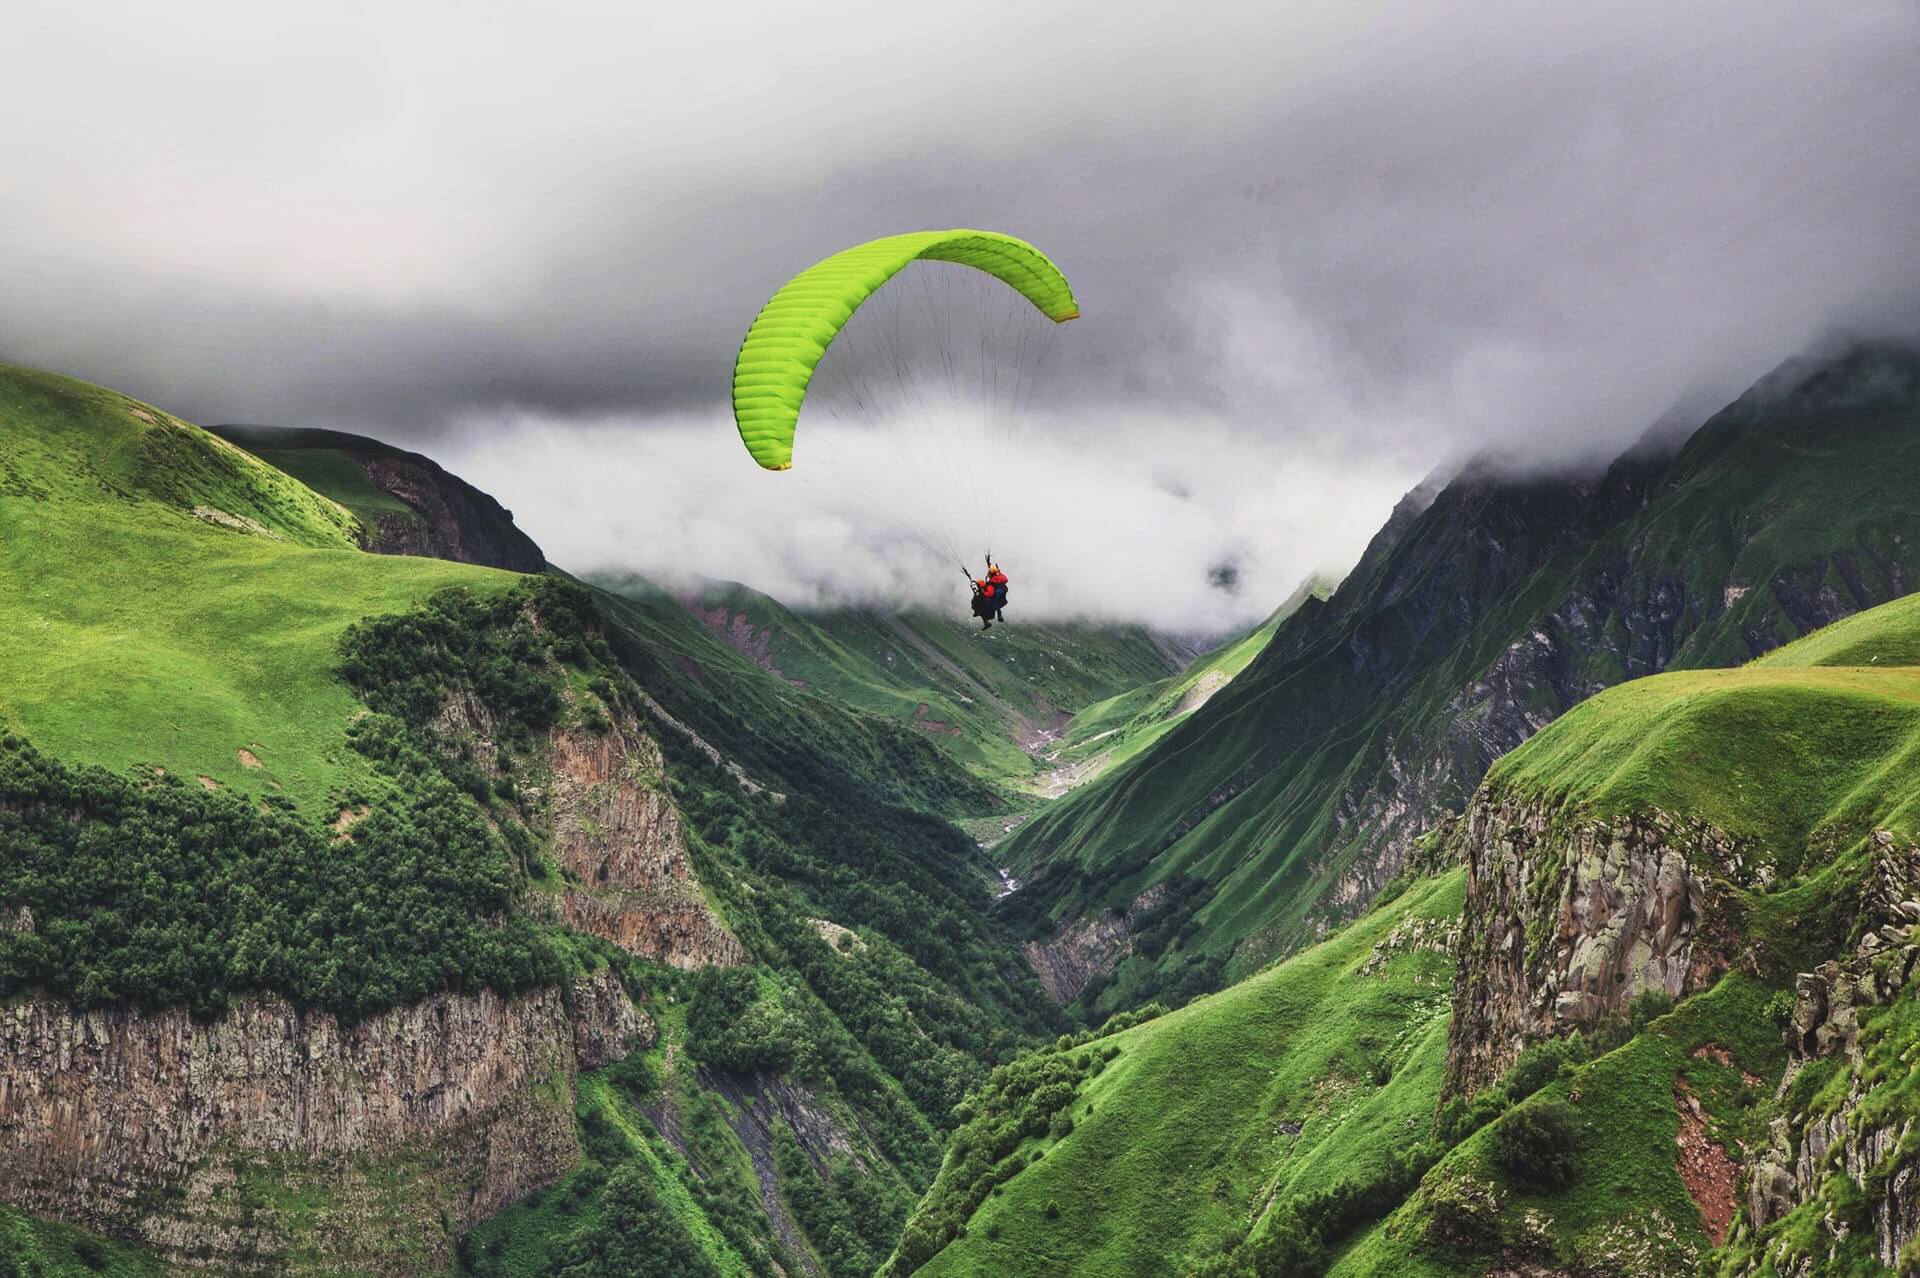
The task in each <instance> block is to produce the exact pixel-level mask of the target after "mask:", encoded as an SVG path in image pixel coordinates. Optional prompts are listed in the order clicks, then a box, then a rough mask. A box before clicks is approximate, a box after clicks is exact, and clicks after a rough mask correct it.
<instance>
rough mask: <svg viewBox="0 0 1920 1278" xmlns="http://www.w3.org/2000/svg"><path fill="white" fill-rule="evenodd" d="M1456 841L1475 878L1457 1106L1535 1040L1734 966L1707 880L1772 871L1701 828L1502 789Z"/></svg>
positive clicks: (1462, 976)
mask: <svg viewBox="0 0 1920 1278" xmlns="http://www.w3.org/2000/svg"><path fill="white" fill-rule="evenodd" d="M1457 837H1458V838H1459V840H1460V844H1461V847H1462V849H1463V852H1464V857H1465V860H1466V863H1467V873H1468V879H1467V904H1466V911H1465V917H1464V921H1463V940H1462V943H1461V949H1460V959H1459V963H1458V966H1457V968H1456V971H1455V976H1454V989H1453V1007H1454V1016H1453V1023H1452V1025H1451V1027H1450V1028H1449V1030H1448V1038H1447V1082H1446V1089H1447V1092H1448V1094H1450V1095H1458V1094H1463V1093H1467V1092H1472V1091H1475V1090H1477V1089H1479V1088H1481V1087H1484V1086H1486V1085H1487V1084H1489V1083H1491V1082H1493V1081H1494V1080H1495V1079H1497V1078H1498V1077H1499V1076H1500V1075H1501V1074H1502V1073H1503V1072H1505V1070H1506V1069H1507V1067H1508V1066H1509V1065H1511V1064H1512V1063H1513V1059H1514V1057H1515V1056H1517V1055H1518V1054H1519V1052H1520V1049H1521V1048H1522V1047H1524V1046H1526V1044H1527V1043H1529V1042H1532V1041H1535V1040H1538V1039H1542V1038H1548V1037H1553V1036H1557V1035H1561V1034H1567V1033H1571V1032H1573V1031H1574V1030H1579V1029H1588V1028H1591V1027H1592V1026H1594V1025H1595V1024H1596V1023H1598V1022H1599V1021H1600V1020H1601V1019H1602V1018H1604V1017H1607V1016H1612V1015H1619V1014H1621V1013H1623V1012H1624V1011H1625V1010H1626V1006H1627V1002H1628V1000H1629V999H1631V998H1632V997H1633V996H1634V995H1636V994H1639V993H1642V992H1643V991H1647V990H1655V989H1659V990H1665V991H1666V992H1667V994H1669V995H1671V996H1672V997H1674V998H1676V999H1677V998H1680V997H1682V996H1684V995H1687V994H1691V993H1693V992H1695V991H1696V990H1699V989H1702V988H1704V987H1705V986H1706V985H1707V984H1708V983H1709V982H1710V981H1711V980H1712V979H1713V978H1714V977H1715V976H1717V975H1718V974H1719V972H1720V971H1722V970H1724V968H1725V965H1726V961H1727V960H1726V955H1725V952H1724V951H1725V947H1723V946H1721V945H1720V944H1718V943H1717V941H1716V940H1715V938H1714V935H1713V934H1714V933H1715V931H1716V926H1715V910H1716V906H1717V905H1718V904H1719V903H1718V902H1717V901H1716V900H1715V899H1714V897H1713V893H1712V889H1711V888H1710V886H1709V885H1710V883H1711V882H1712V880H1713V879H1714V878H1716V877H1718V878H1724V879H1733V880H1736V881H1737V880H1740V879H1749V878H1757V877H1762V876H1764V873H1765V870H1764V867H1761V868H1750V867H1749V866H1748V865H1747V863H1746V861H1745V860H1744V858H1743V857H1742V855H1741V853H1740V852H1739V850H1738V849H1737V848H1736V847H1735V846H1734V844H1733V841H1732V840H1730V839H1729V838H1727V837H1726V836H1725V835H1724V834H1722V833H1720V832H1719V831H1717V830H1715V829H1713V828H1712V827H1710V826H1707V825H1705V824H1704V823H1701V822H1684V823H1683V822H1679V821H1675V820H1672V819H1670V818H1668V817H1667V816H1665V815H1663V814H1661V813H1659V812H1648V813H1637V814H1630V815H1620V816H1615V817H1611V818H1604V819H1602V818H1596V817H1591V816H1586V815H1582V814H1579V813H1577V812H1575V813H1568V812H1563V811H1560V810H1559V808H1558V805H1557V804H1555V803H1553V802H1550V801H1547V800H1544V799H1522V798H1517V797H1513V796H1508V795H1505V794H1502V793H1501V792H1500V791H1499V790H1498V788H1497V787H1494V786H1486V787H1482V789H1481V790H1480V791H1479V792H1478V793H1477V794H1476V795H1475V796H1474V799H1473V801H1472V803H1471V804H1470V805H1469V806H1468V809H1467V812H1466V814H1465V816H1464V818H1463V820H1462V822H1461V824H1460V828H1459V831H1458V835H1457Z"/></svg>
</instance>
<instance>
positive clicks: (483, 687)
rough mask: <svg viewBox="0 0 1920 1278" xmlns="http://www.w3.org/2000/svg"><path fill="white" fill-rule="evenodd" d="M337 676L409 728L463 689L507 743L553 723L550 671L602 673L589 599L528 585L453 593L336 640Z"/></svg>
mask: <svg viewBox="0 0 1920 1278" xmlns="http://www.w3.org/2000/svg"><path fill="white" fill-rule="evenodd" d="M340 656H341V661H340V673H341V675H342V677H343V678H345V679H346V681H347V682H348V683H349V684H351V685H352V686H353V688H354V689H355V691H357V692H358V693H359V694H360V696H361V697H362V699H364V700H365V701H366V703H367V705H368V706H369V707H371V708H372V709H374V710H376V711H378V712H380V713H382V714H390V715H392V716H394V717H395V718H396V719H399V720H401V721H403V722H405V723H408V724H411V725H413V726H415V727H419V726H423V725H425V724H427V723H429V722H431V721H432V719H433V718H434V716H435V715H437V714H438V713H439V712H440V708H441V707H442V706H443V705H445V704H446V701H447V697H448V696H449V694H450V693H452V692H453V691H455V690H456V689H466V690H469V691H471V693H472V694H473V695H474V696H475V697H476V698H477V699H478V700H479V701H480V702H481V704H483V705H485V706H486V707H487V708H488V710H490V711H491V712H492V713H493V715H494V717H495V719H496V722H497V724H498V727H499V729H500V730H501V732H502V734H503V735H504V737H505V738H506V739H507V741H508V742H509V743H524V742H526V741H528V740H530V739H531V738H532V736H533V734H535V733H537V732H539V731H541V730H543V729H545V728H547V727H550V726H551V725H552V724H553V723H554V722H556V721H557V720H558V718H559V717H560V713H561V709H562V706H563V702H562V699H561V691H562V687H563V684H562V681H561V679H560V678H559V676H558V674H557V672H556V667H557V666H559V665H567V666H574V667H577V668H583V667H585V666H587V665H588V664H589V663H590V662H592V661H594V660H598V661H602V662H606V663H611V662H612V659H613V654H612V651H611V650H610V649H609V648H608V647H607V643H606V639H605V638H604V636H603V635H602V633H601V626H600V620H599V616H598V614H597V613H596V612H595V610H594V605H593V596H592V594H591V593H589V592H588V591H587V589H586V588H585V587H583V586H580V585H578V584H577V583H574V582H570V581H567V580H565V579H563V578H559V577H533V578H529V579H527V580H526V581H525V582H523V583H521V584H520V585H519V586H517V587H515V588H514V589H512V590H509V591H504V592H501V593H499V594H494V595H478V594H475V593H473V592H472V591H469V590H464V589H460V588H457V587H456V588H452V589H448V590H442V591H440V592H438V593H436V594H435V595H433V596H432V597H431V598H430V599H428V600H427V602H426V603H425V604H424V605H422V606H421V607H419V608H416V609H414V610H413V611H411V612H405V613H399V614H396V615H394V616H388V617H375V618H371V619H369V620H367V621H363V622H360V623H358V624H357V625H354V626H351V627H349V628H348V629H347V632H346V634H344V635H343V636H342V637H341V640H340Z"/></svg>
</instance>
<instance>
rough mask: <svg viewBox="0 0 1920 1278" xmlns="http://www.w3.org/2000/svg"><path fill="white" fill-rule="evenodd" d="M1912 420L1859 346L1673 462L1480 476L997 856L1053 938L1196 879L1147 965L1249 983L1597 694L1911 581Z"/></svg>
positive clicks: (1803, 625)
mask: <svg viewBox="0 0 1920 1278" xmlns="http://www.w3.org/2000/svg"><path fill="white" fill-rule="evenodd" d="M1917 415H1920V362H1916V361H1915V360H1913V359H1912V358H1911V357H1910V356H1906V355H1903V354H1899V353H1894V352H1865V353H1861V354H1858V355H1855V356H1852V357H1849V358H1847V359H1844V360H1841V361H1839V362H1837V363H1835V364H1834V365H1832V366H1830V367H1827V368H1824V369H1820V370H1817V371H1809V370H1800V371H1799V372H1797V373H1796V374H1795V375H1794V376H1793V377H1791V378H1787V379H1785V380H1784V381H1782V380H1780V379H1776V380H1775V382H1773V383H1769V384H1765V385H1763V386H1761V387H1758V388H1756V389H1755V391H1753V392H1752V393H1750V394H1749V395H1748V396H1747V397H1745V398H1743V399H1742V400H1741V401H1740V402H1738V403H1736V404H1735V405H1733V406H1731V407H1730V408H1728V409H1727V410H1726V411H1724V412H1723V413H1721V414H1719V415H1718V416H1716V417H1715V418H1714V419H1713V420H1712V421H1710V422H1709V423H1707V424H1706V425H1705V426H1703V427H1702V428H1701V430H1700V431H1699V432H1698V433H1697V434H1696V435H1695V436H1694V438H1693V439H1692V440H1691V441H1689V442H1688V443H1687V445H1686V446H1685V448H1684V449H1682V450H1681V451H1680V452H1679V453H1678V454H1677V455H1673V456H1661V455H1655V454H1648V453H1644V452H1638V451H1636V452H1633V453H1630V454H1628V455H1627V456H1625V457H1623V458H1622V459H1621V460H1620V461H1619V462H1618V463H1616V465H1615V466H1614V467H1613V468H1612V469H1611V470H1610V471H1608V472H1607V473H1606V474H1605V475H1603V476H1599V477H1595V478H1591V479H1572V480H1560V479H1545V478H1542V479H1509V478H1503V477H1501V476H1499V475H1497V474H1494V473H1491V472H1488V471H1485V470H1470V471H1469V472H1467V473H1465V474H1463V475H1462V476H1460V477H1458V478H1456V479H1455V480H1454V481H1453V482H1452V483H1451V484H1449V485H1448V486H1447V488H1446V489H1445V490H1444V491H1443V492H1441V493H1440V494H1439V496H1438V497H1437V498H1436V499H1435V500H1433V501H1432V503H1431V505H1428V506H1426V507H1425V508H1424V509H1416V510H1410V511H1408V512H1407V513H1406V514H1405V516H1404V517H1396V521H1395V524H1394V525H1393V526H1392V527H1391V528H1390V529H1389V530H1387V531H1385V532H1383V534H1382V535H1381V537H1379V538H1378V539H1376V542H1375V544H1374V546H1373V547H1371V548H1370V550H1369V552H1368V554H1367V556H1366V558H1365V559H1364V560H1363V561H1362V563H1361V564H1360V566H1359V567H1358V568H1356V570H1355V571H1354V572H1353V574H1351V575H1350V576H1349V578H1348V579H1347V580H1346V581H1345V582H1344V583H1343V584H1342V585H1341V587H1340V589H1339V590H1338V591H1337V592H1335V594H1334V595H1333V597H1332V598H1331V599H1330V600H1329V601H1328V602H1327V603H1326V604H1325V605H1323V606H1318V607H1313V608H1309V609H1305V610H1303V611H1302V612H1301V613H1300V614H1299V615H1297V616H1295V617H1294V618H1292V619H1291V620H1289V621H1287V622H1286V623H1285V624H1283V625H1281V626H1280V627H1279V629H1278V631H1277V632H1276V634H1275V636H1274V638H1273V640H1272V642H1271V643H1269V644H1268V645H1267V647H1266V648H1265V649H1263V651H1262V652H1261V653H1260V655H1259V656H1257V657H1256V658H1255V659H1254V660H1253V661H1252V662H1251V663H1249V664H1248V666H1247V667H1246V669H1245V670H1244V671H1243V672H1242V673H1241V675H1240V676H1239V677H1238V678H1236V679H1235V680H1234V681H1233V682H1232V683H1231V684H1229V685H1228V686H1227V687H1226V688H1224V689H1223V690H1222V691H1221V692H1220V693H1219V694H1218V695H1217V696H1215V697H1213V698H1212V699H1211V700H1210V701H1208V702H1207V704H1206V705H1205V706H1204V707H1202V708H1201V709H1199V710H1198V711H1196V712H1195V713H1193V714H1192V715H1189V716H1187V717H1186V718H1185V719H1184V720H1183V721H1181V722H1179V723H1178V724H1177V725H1176V726H1174V727H1173V728H1171V729H1170V730H1168V731H1166V732H1165V733H1164V734H1163V735H1161V736H1160V738H1159V739H1158V740H1157V741H1156V742H1155V743H1154V744H1153V745H1152V746H1151V748H1149V749H1147V750H1145V751H1144V752H1142V753H1140V754H1138V755H1137V756H1135V757H1134V758H1132V759H1131V760H1130V761H1128V762H1126V763H1125V764H1123V765H1121V766H1119V767H1116V768H1114V769H1113V770H1112V771H1110V772H1108V773H1107V774H1106V775H1105V776H1103V777H1101V778H1100V779H1099V780H1098V781H1096V782H1094V783H1093V784H1092V785H1089V786H1087V787H1085V788H1084V789H1082V790H1080V791H1077V792H1076V793H1074V794H1072V795H1070V796H1068V797H1067V798H1065V799H1064V800H1062V801H1061V802H1060V803H1059V804H1057V805H1054V806H1053V807H1052V808H1050V809H1048V810H1047V811H1045V812H1043V813H1041V814H1040V815H1039V816H1038V817H1037V818H1036V819H1035V820H1034V821H1032V822H1031V823H1029V825H1027V826H1026V827H1025V828H1023V829H1022V830H1021V831H1020V832H1019V834H1018V835H1017V836H1016V837H1015V838H1014V839H1012V840H1011V841H1009V843H1008V844H1007V845H1006V846H1005V847H1004V848H1002V849H1001V850H1000V853H999V854H1000V855H1001V856H1002V858H1003V859H1005V860H1006V861H1008V862H1009V863H1010V864H1011V865H1012V867H1013V868H1014V870H1015V872H1016V873H1018V874H1019V875H1020V876H1021V878H1022V880H1023V882H1024V883H1025V885H1026V886H1024V887H1023V889H1022V892H1023V894H1031V895H1032V900H1033V904H1031V905H1030V906H1029V909H1030V911H1031V912H1033V913H1034V914H1035V916H1036V917H1038V918H1040V919H1041V924H1040V926H1041V927H1042V928H1045V927H1048V926H1051V923H1052V922H1053V921H1057V920H1060V919H1063V918H1073V917H1079V916H1084V915H1087V914H1090V913H1093V912H1095V911H1097V910H1101V909H1110V908H1116V907H1121V906H1124V904H1125V903H1126V902H1128V901H1130V900H1132V899H1133V898H1134V897H1135V896H1136V895H1137V894H1138V893H1140V892H1141V891H1142V890H1143V889H1145V888H1146V887H1148V886H1150V885H1152V884H1155V883H1161V882H1170V881H1173V880H1177V879H1181V878H1192V879H1197V880H1200V881H1202V882H1203V883H1204V884H1205V885H1206V887H1207V889H1208V891H1206V892H1203V893H1198V894H1196V895H1195V896H1194V897H1193V898H1192V899H1193V902H1194V914H1193V918H1194V920H1195V921H1196V923H1197V928H1196V931H1195V934H1194V938H1193V940H1192V942H1191V943H1190V944H1189V945H1188V946H1186V947H1184V948H1183V949H1181V950H1180V951H1178V952H1173V951H1170V952H1168V953H1167V954H1166V955H1164V956H1163V957H1162V958H1161V959H1160V960H1159V962H1160V964H1161V965H1162V966H1167V965H1178V964H1184V963H1195V962H1201V961H1204V960H1205V959H1206V958H1207V957H1208V956H1210V955H1211V956H1215V957H1221V958H1227V959H1229V960H1230V964H1229V969H1228V970H1229V972H1230V973H1238V972H1244V971H1247V970H1249V969H1251V968H1252V967H1255V966H1257V965H1258V964H1259V963H1260V962H1261V961H1263V959H1264V958H1265V957H1266V956H1268V955H1270V954H1273V953H1276V952H1285V951H1286V950H1288V949H1289V948H1291V947H1292V946H1295V945H1297V944H1299V943H1301V942H1302V941H1304V940H1307V939H1310V938H1311V937H1312V936H1313V935H1314V933H1315V931H1316V929H1317V928H1318V927H1319V925H1320V924H1321V922H1322V921H1324V920H1327V919H1330V918H1332V919H1337V918H1340V917H1345V916H1347V915H1350V914H1351V913H1352V911H1353V910H1355V909H1356V908H1358V907H1359V906H1360V905H1361V904H1362V903H1364V902H1365V901H1366V900H1367V899H1368V898H1369V897H1371V895H1372V893H1373V892H1374V891H1375V890H1377V888H1378V887H1379V886H1381V885H1382V884H1383V883H1384V882H1386V881H1387V880H1388V879H1389V878H1390V877H1391V876H1392V874H1393V873H1394V872H1395V870H1396V868H1397V866H1398V864H1399V861H1400V859H1401V858H1402V857H1403V856H1404V854H1405V851H1406V849H1407V848H1408V847H1410V846H1411V842H1412V840H1413V838H1414V837H1415V836H1416V835H1417V834H1418V832H1419V831H1420V829H1422V828H1423V827H1424V826H1425V825H1426V824H1427V823H1428V822H1429V821H1431V820H1432V819H1433V818H1434V817H1435V816H1437V815H1438V814H1439V813H1440V812H1441V811H1444V810H1445V809H1446V808H1448V807H1451V806H1455V805H1457V804H1459V803H1460V802H1461V801H1462V800H1463V798H1464V797H1465V795H1466V794H1467V793H1468V791H1469V789H1470V788H1471V786H1472V785H1473V784H1474V783H1476V782H1477V781H1478V779H1479V778H1480V776H1481V775H1483V773H1484V771H1485V769H1486V768H1487V767H1488V766H1489V765H1490V764H1491V763H1492V761H1493V760H1494V759H1495V758H1497V757H1498V756H1499V755H1501V754H1502V753H1504V752H1505V751H1506V750H1508V749H1509V748H1511V747H1512V746H1513V745H1515V744H1518V743H1519V742H1520V741H1522V740H1524V739H1525V738H1526V737H1527V736H1529V735H1530V734H1531V733H1533V732H1534V731H1537V730H1538V729H1539V728H1540V727H1541V726H1543V725H1545V724H1546V723H1548V722H1549V721H1551V720H1552V719H1553V718H1554V717H1555V716H1557V715H1559V714H1561V713H1563V712H1564V711H1565V710H1567V709H1568V708H1570V707H1571V706H1573V705H1575V704H1577V703H1579V702H1580V701H1582V700H1584V699H1585V698H1586V697H1588V696H1590V695H1592V694H1593V693H1594V692H1596V691H1598V690H1599V689H1601V688H1603V687H1606V686H1609V685H1611V684H1615V683H1619V682H1621V681H1623V680H1626V679H1630V678H1635V677H1638V676H1640V675H1643V674H1647V673H1650V672H1652V671H1657V670H1661V669H1667V668H1685V667H1709V666H1721V665H1729V664H1733V663H1736V662H1738V661H1742V660H1745V659H1747V658H1749V657H1750V656H1752V655H1754V654H1755V653H1757V652H1764V651H1766V650H1768V649H1770V648H1773V647H1776V646H1778V645H1779V644H1780V643H1782V642H1784V641H1787V640H1791V639H1793V638H1795V637H1797V636H1799V635H1800V634H1802V633H1804V632H1806V631H1809V630H1812V629H1814V628H1816V627H1818V626H1819V625H1821V624H1823V623H1824V622H1825V621H1827V620H1830V619H1832V618H1835V617H1840V616H1844V615H1846V614H1847V613H1849V612H1853V611H1856V610H1859V609H1861V608H1864V607H1868V606H1871V605H1873V604H1874V603H1877V602H1882V601H1885V600H1887V599H1890V598H1893V597H1895V596H1897V595H1900V594H1902V593H1904V591H1905V590H1906V589H1907V586H1906V584H1905V583H1907V582H1909V581H1911V580H1913V579H1914V574H1915V571H1916V568H1917V567H1920V565H1916V564H1915V562H1914V553H1913V548H1914V547H1915V546H1917V545H1920V512H1916V508H1915V507H1914V505H1913V503H1912V502H1911V500H1910V494H1911V492H1912V491H1914V489H1915V487H1916V486H1917V485H1920V432H1916V431H1915V429H1914V425H1915V422H1916V416H1917ZM1130 961H1131V962H1133V963H1139V962H1141V960H1138V959H1135V960H1130ZM1122 975H1123V976H1124V972H1123V973H1122ZM1114 988H1115V990H1116V991H1124V989H1125V988H1126V982H1125V981H1124V980H1120V981H1116V983H1115V987H1114ZM1109 1005H1111V1003H1109Z"/></svg>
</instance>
